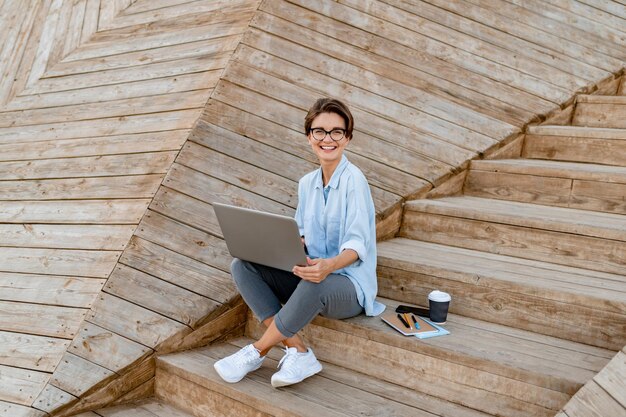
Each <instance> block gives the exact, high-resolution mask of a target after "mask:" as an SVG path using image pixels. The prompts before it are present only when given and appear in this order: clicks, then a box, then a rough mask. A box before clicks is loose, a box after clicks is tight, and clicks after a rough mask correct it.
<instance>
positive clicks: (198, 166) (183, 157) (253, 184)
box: [165, 142, 298, 212]
mask: <svg viewBox="0 0 626 417" xmlns="http://www.w3.org/2000/svg"><path fill="white" fill-rule="evenodd" d="M267 162H269V161H264V163H263V164H262V165H263V168H264V169H260V168H257V167H256V166H254V165H250V164H248V163H246V162H242V161H239V160H238V159H235V158H232V157H230V156H227V155H224V154H222V153H219V152H216V151H214V150H211V149H208V148H206V147H204V146H201V145H197V144H195V143H193V142H187V143H186V144H185V145H184V146H183V149H182V150H181V152H180V155H179V156H178V158H177V159H176V163H177V164H181V165H184V166H186V167H189V168H192V169H194V170H197V171H200V172H202V173H205V174H207V175H211V176H213V177H215V178H218V179H220V180H222V181H225V182H228V183H230V184H232V185H235V186H237V187H240V188H243V189H245V190H249V191H251V192H254V193H256V194H259V195H261V196H271V197H272V199H273V200H276V201H278V202H280V203H282V204H284V205H286V206H288V207H291V208H292V209H293V208H295V207H296V205H297V188H298V185H297V184H296V183H295V182H294V181H292V180H290V179H287V178H284V177H282V176H280V175H276V174H273V171H274V169H273V168H272V167H271V166H269V165H266V164H267ZM171 177H172V176H171V175H170V176H168V178H166V180H165V183H166V184H169V182H168V181H170V180H171ZM188 180H190V179H188ZM274 210H278V207H277V208H275V209H274ZM279 210H280V211H281V212H289V210H288V209H285V208H282V207H281V208H280V209H279Z"/></svg>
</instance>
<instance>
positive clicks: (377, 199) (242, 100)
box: [213, 81, 427, 210]
mask: <svg viewBox="0 0 626 417" xmlns="http://www.w3.org/2000/svg"><path fill="white" fill-rule="evenodd" d="M213 98H215V99H220V100H225V101H226V102H229V103H231V104H236V105H238V106H241V107H245V108H244V109H243V110H245V111H251V112H256V113H257V114H259V113H262V114H261V116H263V117H266V118H269V119H272V120H275V121H276V122H277V123H280V124H283V126H285V127H290V128H292V129H297V130H298V131H299V130H300V129H301V127H300V123H296V120H301V119H302V117H304V115H305V113H304V111H299V110H298V109H294V108H293V107H292V106H289V105H286V104H284V103H281V102H279V101H275V100H271V105H270V104H269V103H270V102H269V100H270V99H269V98H268V97H266V96H261V95H260V94H259V93H256V92H253V91H251V90H247V89H243V88H242V87H238V86H236V85H235V84H232V83H230V82H227V81H223V82H222V83H220V84H219V85H218V87H217V88H216V90H215V93H214V96H213ZM255 108H256V110H255ZM270 108H272V109H273V110H271V111H270V110H269V109H270ZM300 140H302V136H300ZM307 152H310V151H308V150H307ZM346 155H347V157H348V158H349V159H350V161H351V162H352V163H354V164H355V165H356V166H357V167H359V168H360V169H361V171H362V172H363V174H364V175H365V176H366V177H367V178H368V179H369V181H370V182H371V184H372V186H374V187H373V188H372V189H371V191H372V198H373V200H374V204H375V206H376V208H377V210H385V209H387V208H389V207H391V206H393V205H394V204H395V203H396V202H397V201H398V194H397V193H398V191H394V190H396V189H397V187H398V183H397V178H398V176H403V174H402V173H401V172H400V171H398V170H396V169H394V168H392V167H389V166H386V165H384V164H381V163H379V162H377V161H374V160H371V159H368V158H364V157H361V156H359V155H357V154H355V153H352V152H350V151H349V150H347V152H346ZM426 184H427V182H426V181H424V180H421V179H419V178H416V177H413V179H412V180H411V183H410V184H409V187H412V189H413V190H419V189H420V188H421V187H423V186H425V185H426ZM378 187H380V190H379V189H377V188H378ZM405 187H406V186H405ZM392 193H395V195H394V194H392Z"/></svg>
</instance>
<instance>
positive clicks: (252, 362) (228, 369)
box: [213, 344, 265, 384]
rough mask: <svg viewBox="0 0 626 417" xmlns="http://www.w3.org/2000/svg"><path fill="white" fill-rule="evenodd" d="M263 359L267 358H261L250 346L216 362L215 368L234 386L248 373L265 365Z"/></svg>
mask: <svg viewBox="0 0 626 417" xmlns="http://www.w3.org/2000/svg"><path fill="white" fill-rule="evenodd" d="M263 359H265V356H261V355H260V354H259V351H258V350H256V348H255V347H254V346H253V345H252V344H249V345H247V346H244V347H242V348H241V349H239V351H237V352H235V353H233V354H232V355H230V356H227V357H225V358H223V359H220V360H219V361H217V362H215V364H214V365H213V367H214V368H215V370H216V371H217V373H218V374H219V375H220V376H221V377H222V379H223V380H224V381H226V382H230V383H231V384H234V383H235V382H239V381H241V380H242V379H243V377H244V376H246V374H247V373H248V372H252V371H255V370H257V369H259V368H260V367H261V365H262V364H263Z"/></svg>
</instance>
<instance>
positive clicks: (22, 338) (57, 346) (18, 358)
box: [0, 331, 70, 414]
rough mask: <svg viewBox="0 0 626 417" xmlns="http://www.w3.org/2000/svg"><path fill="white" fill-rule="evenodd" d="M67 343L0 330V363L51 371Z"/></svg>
mask: <svg viewBox="0 0 626 417" xmlns="http://www.w3.org/2000/svg"><path fill="white" fill-rule="evenodd" d="M69 345H70V341H69V340H63V339H56V338H52V337H43V336H35V335H30V334H22V333H11V332H5V331H0V364H1V365H7V366H12V367H16V368H24V369H32V370H36V371H41V372H52V371H54V368H55V367H56V366H57V364H58V363H59V361H60V360H61V357H62V356H63V354H64V353H65V351H66V350H67V347H68V346H69ZM0 414H1V413H0Z"/></svg>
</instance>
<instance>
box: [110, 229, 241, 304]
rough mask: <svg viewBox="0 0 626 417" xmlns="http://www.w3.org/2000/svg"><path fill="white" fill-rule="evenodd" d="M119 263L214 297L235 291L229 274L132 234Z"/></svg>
mask: <svg viewBox="0 0 626 417" xmlns="http://www.w3.org/2000/svg"><path fill="white" fill-rule="evenodd" d="M120 263H122V264H124V265H128V266H130V267H133V268H135V269H138V270H140V271H143V272H146V273H148V274H151V275H153V276H155V277H158V278H160V279H163V280H165V281H168V282H171V283H172V284H174V285H177V286H179V287H182V288H186V289H189V290H193V291H194V292H196V293H198V294H201V295H203V296H205V297H208V298H210V299H212V300H215V301H217V302H219V303H226V302H229V301H230V300H231V299H232V298H233V297H234V296H235V295H236V294H237V290H236V288H235V285H234V282H233V280H232V278H231V277H230V274H228V273H226V272H224V271H222V270H220V269H216V268H213V267H211V266H209V265H207V264H205V263H202V262H199V261H197V260H195V259H192V258H189V257H187V256H184V255H181V254H179V253H176V252H174V251H172V250H169V249H167V248H165V247H163V246H159V245H156V244H154V243H152V242H149V241H147V240H144V239H141V238H139V237H137V236H134V237H133V238H132V239H131V241H130V243H129V245H128V248H127V249H126V250H125V251H124V254H123V255H122V257H121V259H120Z"/></svg>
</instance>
